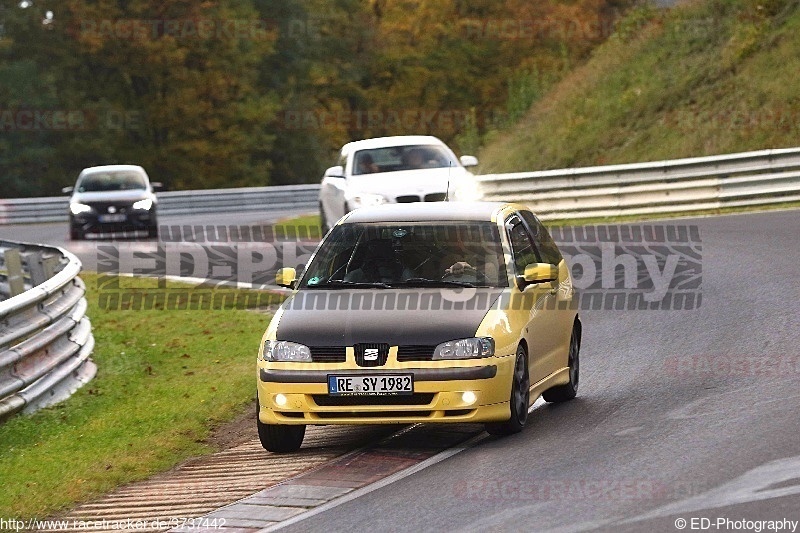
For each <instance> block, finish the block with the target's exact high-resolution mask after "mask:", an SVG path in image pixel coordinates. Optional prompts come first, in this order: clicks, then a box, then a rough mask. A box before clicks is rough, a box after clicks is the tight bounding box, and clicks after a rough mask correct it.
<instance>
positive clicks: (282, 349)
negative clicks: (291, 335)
mask: <svg viewBox="0 0 800 533" xmlns="http://www.w3.org/2000/svg"><path fill="white" fill-rule="evenodd" d="M263 359H264V360H265V361H311V350H309V348H308V346H305V345H304V344H298V343H296V342H289V341H265V342H264V354H263Z"/></svg>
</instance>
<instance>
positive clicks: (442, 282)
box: [392, 278, 478, 287]
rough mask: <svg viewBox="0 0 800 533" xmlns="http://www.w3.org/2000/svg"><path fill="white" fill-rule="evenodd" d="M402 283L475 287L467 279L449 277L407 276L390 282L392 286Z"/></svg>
mask: <svg viewBox="0 0 800 533" xmlns="http://www.w3.org/2000/svg"><path fill="white" fill-rule="evenodd" d="M398 285H404V286H408V287H412V286H413V287H442V286H444V287H477V286H478V285H475V284H474V283H470V282H469V281H453V280H449V279H428V278H408V279H407V280H403V281H402V282H401V283H392V286H394V287H397V286H398Z"/></svg>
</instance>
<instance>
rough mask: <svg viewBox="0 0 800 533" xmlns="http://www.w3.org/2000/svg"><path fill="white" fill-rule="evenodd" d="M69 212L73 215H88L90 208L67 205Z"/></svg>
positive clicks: (79, 205)
mask: <svg viewBox="0 0 800 533" xmlns="http://www.w3.org/2000/svg"><path fill="white" fill-rule="evenodd" d="M69 210H70V212H71V213H72V214H73V215H80V214H81V213H88V212H90V211H91V210H92V208H91V207H90V206H88V205H86V204H78V203H74V204H69Z"/></svg>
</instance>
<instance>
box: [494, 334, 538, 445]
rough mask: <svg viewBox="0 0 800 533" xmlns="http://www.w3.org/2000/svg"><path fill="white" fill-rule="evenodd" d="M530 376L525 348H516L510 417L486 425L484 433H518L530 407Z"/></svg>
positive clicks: (523, 424)
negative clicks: (503, 420) (504, 420)
mask: <svg viewBox="0 0 800 533" xmlns="http://www.w3.org/2000/svg"><path fill="white" fill-rule="evenodd" d="M530 386H531V381H530V376H529V375H528V355H527V354H526V353H525V348H523V347H522V346H520V347H519V348H517V358H516V360H515V361H514V377H513V379H512V385H511V398H510V404H511V417H510V418H509V419H508V420H507V421H506V422H493V423H490V424H486V431H487V432H488V433H490V434H492V435H511V434H514V433H519V432H520V431H522V429H523V428H524V427H525V423H526V422H527V421H528V407H529V405H530V394H531V391H530Z"/></svg>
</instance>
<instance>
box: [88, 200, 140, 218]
mask: <svg viewBox="0 0 800 533" xmlns="http://www.w3.org/2000/svg"><path fill="white" fill-rule="evenodd" d="M87 205H89V206H91V207H92V209H94V210H95V211H96V212H97V213H98V214H100V215H105V214H108V212H109V211H108V208H109V207H114V208H115V212H116V213H127V212H128V211H131V209H132V206H133V202H88V204H87Z"/></svg>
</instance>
